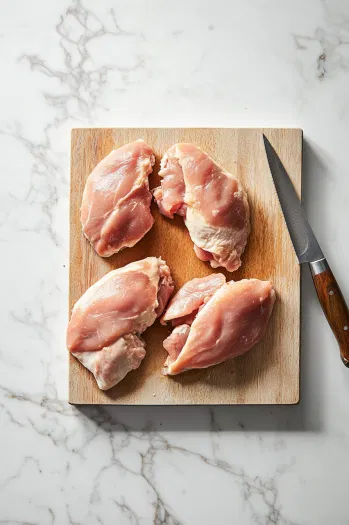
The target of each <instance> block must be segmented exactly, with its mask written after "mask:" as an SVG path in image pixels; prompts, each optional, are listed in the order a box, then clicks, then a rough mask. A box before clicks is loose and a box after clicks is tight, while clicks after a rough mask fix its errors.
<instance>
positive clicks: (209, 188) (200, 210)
mask: <svg viewBox="0 0 349 525" xmlns="http://www.w3.org/2000/svg"><path fill="white" fill-rule="evenodd" d="M159 175H160V176H161V177H162V181H161V186H160V187H158V188H156V189H155V190H154V197H155V200H156V202H157V204H158V206H159V209H160V212H161V213H162V214H163V215H166V216H167V217H169V218H171V219H172V218H173V216H174V214H178V215H183V216H184V221H185V224H186V226H187V228H188V231H189V234H190V237H191V239H192V241H193V242H194V250H195V253H196V255H197V256H198V257H199V259H201V260H202V261H209V262H210V264H211V266H212V267H213V268H217V267H219V266H222V267H224V268H226V269H227V270H228V271H230V272H233V271H235V270H236V269H237V268H239V266H240V265H241V255H242V253H243V251H244V249H245V246H246V243H247V238H248V235H249V232H250V212H249V205H248V201H247V196H246V193H245V191H244V189H243V187H242V185H241V183H240V181H239V179H238V178H237V177H235V176H234V175H233V174H232V173H229V172H228V171H226V170H225V169H224V168H222V167H221V166H219V165H218V164H217V163H216V162H215V161H214V160H213V159H212V158H211V157H209V156H208V155H207V153H205V152H204V151H202V150H201V149H200V148H198V147H196V146H194V144H185V143H184V144H175V145H174V146H172V147H171V148H170V149H169V150H168V151H167V152H166V153H165V155H164V156H163V158H162V160H161V170H160V172H159Z"/></svg>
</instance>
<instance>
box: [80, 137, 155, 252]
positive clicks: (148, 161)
mask: <svg viewBox="0 0 349 525" xmlns="http://www.w3.org/2000/svg"><path fill="white" fill-rule="evenodd" d="M154 162H155V157H154V152H153V150H152V149H151V148H150V146H148V145H147V144H146V143H145V142H144V141H143V140H137V141H136V142H131V143H130V144H126V145H125V146H122V147H121V148H118V149H116V150H113V151H111V152H110V153H109V155H107V157H105V158H104V159H103V160H101V162H99V164H97V166H96V167H95V169H94V170H93V171H92V173H91V174H90V175H89V177H88V179H87V182H86V186H85V190H84V194H83V198H82V204H81V223H82V231H83V232H84V234H85V236H86V237H87V239H88V240H89V241H90V243H91V244H92V246H93V248H94V249H95V250H96V252H97V253H98V255H101V256H102V257H109V256H110V255H113V253H116V252H118V251H120V250H122V249H123V248H126V247H132V246H134V245H135V244H136V243H137V242H138V241H139V240H140V239H142V237H143V236H144V235H145V234H146V233H147V232H148V231H149V230H150V228H151V227H152V225H153V222H154V220H153V217H152V215H151V213H150V204H151V193H150V191H149V182H148V176H149V174H150V173H151V172H152V170H153V165H154Z"/></svg>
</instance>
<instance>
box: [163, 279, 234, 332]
mask: <svg viewBox="0 0 349 525" xmlns="http://www.w3.org/2000/svg"><path fill="white" fill-rule="evenodd" d="M224 283H225V277H224V275H223V274H221V273H213V274H211V275H208V276H207V277H201V278H198V279H192V280H191V281H188V282H187V283H185V284H184V285H183V286H182V288H180V290H179V291H178V292H177V293H176V294H175V295H174V296H173V297H172V299H171V301H170V302H169V304H168V307H167V309H166V312H165V313H164V315H163V316H162V317H161V323H162V324H165V323H167V322H168V321H172V325H173V326H176V325H178V324H191V323H192V321H193V320H194V319H195V317H196V314H197V313H198V310H199V308H200V307H201V306H202V305H203V304H204V303H205V302H207V301H208V300H209V298H210V297H212V295H213V294H214V293H215V292H216V291H217V290H218V289H219V288H220V287H221V286H222V285H223V284H224Z"/></svg>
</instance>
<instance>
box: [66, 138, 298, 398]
mask: <svg viewBox="0 0 349 525" xmlns="http://www.w3.org/2000/svg"><path fill="white" fill-rule="evenodd" d="M263 132H264V133H265V135H266V136H267V137H268V139H269V140H270V142H271V143H272V145H273V146H274V148H275V149H276V151H277V152H278V154H279V156H280V158H281V160H282V162H283V163H284V166H285V167H286V169H287V171H288V173H289V175H290V177H291V178H292V181H293V183H294V185H295V187H296V189H297V191H298V193H299V194H300V191H301V163H302V131H301V130H299V129H209V128H208V129H136V128H132V129H112V128H110V129H73V130H72V150H71V194H70V195H71V200H70V294H69V311H71V308H72V307H73V305H74V303H75V302H76V301H77V300H78V299H79V297H80V296H81V295H82V294H83V293H84V292H85V290H86V289H87V288H88V287H89V286H91V285H92V284H93V283H95V282H96V281H97V280H98V279H100V278H101V277H102V276H103V275H105V274H106V273H107V272H109V271H110V270H112V269H114V268H118V267H120V266H124V265H125V264H127V263H129V262H131V261H135V260H138V259H143V258H144V257H147V256H150V255H153V256H157V257H159V256H161V257H163V258H164V259H165V260H166V262H167V263H168V265H169V266H170V268H171V272H172V276H173V278H174V280H175V283H176V289H178V288H179V287H181V286H182V285H183V284H184V283H185V282H186V281H188V280H189V279H192V278H194V277H202V276H205V275H208V274H209V273H211V272H213V271H214V270H212V269H211V268H210V266H209V265H208V264H207V263H204V262H201V261H199V259H197V257H196V256H195V254H194V251H193V245H192V242H191V240H190V238H189V235H188V232H187V230H186V228H185V226H184V224H183V220H182V218H181V217H177V218H175V219H174V220H169V219H166V218H165V217H163V216H162V215H160V213H159V212H158V209H157V206H156V205H155V204H154V203H153V205H152V212H153V214H154V217H155V224H154V226H153V228H152V229H151V231H150V232H149V233H148V234H147V235H146V236H145V237H144V238H143V239H142V240H141V241H140V242H139V243H138V244H137V245H136V246H135V247H133V248H127V249H125V250H124V251H122V252H121V253H119V254H116V255H114V256H112V257H110V258H108V259H103V258H101V257H99V256H98V255H97V254H96V253H95V252H94V250H93V249H92V247H91V246H90V244H89V243H88V241H87V240H86V239H85V237H84V236H83V234H82V233H81V224H80V204H81V198H82V193H83V189H84V185H85V181H86V178H87V177H88V175H89V173H90V172H91V171H92V169H93V168H94V167H95V165H96V164H97V163H98V162H99V161H100V160H101V159H102V158H103V157H105V156H106V155H107V154H108V153H109V152H110V151H111V149H113V148H118V147H119V146H122V145H123V144H126V143H127V142H130V141H133V140H136V139H138V138H143V139H144V140H145V141H146V142H147V143H149V144H150V145H151V146H152V147H153V148H154V150H155V153H156V164H155V168H154V172H153V174H152V175H151V176H150V185H151V187H155V186H157V185H158V184H159V177H158V170H159V161H160V158H161V156H162V155H163V153H164V152H165V151H166V150H167V149H168V148H169V147H170V146H171V145H172V144H174V143H176V142H193V143H194V144H196V145H197V146H199V147H201V148H202V149H203V150H204V151H206V152H207V153H208V154H209V155H211V156H212V157H213V158H214V159H215V160H216V161H217V162H219V163H220V164H221V165H222V166H224V167H225V168H226V169H227V170H228V171H233V172H235V170H236V163H237V166H238V168H237V169H238V175H239V177H240V179H241V181H242V183H243V185H244V187H245V189H246V190H247V193H248V197H249V202H250V207H251V212H252V232H251V235H250V239H249V242H248V246H247V249H246V251H245V254H244V255H243V264H242V267H241V268H240V269H239V270H238V271H237V272H235V273H233V274H229V273H227V272H223V273H225V274H226V276H227V279H228V280H230V279H232V278H234V279H235V280H238V279H242V278H249V277H256V278H259V279H270V280H271V281H272V282H273V284H274V286H275V289H276V292H277V302H276V304H275V308H274V312H273V315H272V318H271V320H270V323H269V327H268V330H267V333H266V335H265V337H264V339H263V341H262V342H261V343H259V344H258V345H257V346H256V347H255V348H254V349H252V350H251V351H250V352H248V353H247V354H246V355H244V356H241V357H238V358H236V359H234V360H230V361H228V362H226V363H223V364H221V365H218V366H216V367H211V368H209V369H206V370H198V371H191V372H186V373H184V374H181V375H179V376H175V377H173V378H169V377H164V376H162V375H161V373H160V372H161V368H162V365H163V363H164V361H165V358H166V352H165V350H164V349H163V347H162V341H163V340H164V339H165V337H166V336H167V335H168V333H169V329H168V328H166V327H163V326H161V325H160V323H159V322H158V321H157V322H156V323H155V324H154V325H153V326H152V327H150V328H149V329H148V330H147V331H146V332H145V334H144V339H145V341H146V344H147V347H146V348H147V355H146V357H145V359H144V360H143V362H142V364H141V366H140V368H139V369H138V370H135V371H133V372H131V373H129V374H128V375H127V377H126V378H125V379H124V380H123V381H122V382H121V383H120V384H119V385H116V386H115V387H114V388H113V389H111V390H109V391H107V392H102V391H100V390H99V389H98V387H97V384H96V382H95V379H94V377H93V376H92V374H90V373H89V372H88V371H87V370H86V369H85V368H84V367H83V366H82V365H81V364H80V363H79V362H78V361H77V360H76V359H75V358H74V357H72V356H71V355H70V356H69V402H70V403H73V404H120V405H124V404H126V405H167V404H168V405H181V404H184V405H186V404H204V405H213V404H292V403H297V402H298V401H299V343H300V269H299V265H298V262H297V259H296V256H295V254H294V251H293V248H292V244H291V241H290V238H289V235H288V232H287V228H286V225H285V223H284V220H283V217H282V213H281V210H280V206H279V203H278V200H277V196H276V194H275V190H274V187H273V183H272V179H271V175H270V173H269V168H268V164H267V159H266V156H265V152H264V147H263V141H262V133H263ZM216 271H217V272H218V271H221V270H220V269H218V270H216Z"/></svg>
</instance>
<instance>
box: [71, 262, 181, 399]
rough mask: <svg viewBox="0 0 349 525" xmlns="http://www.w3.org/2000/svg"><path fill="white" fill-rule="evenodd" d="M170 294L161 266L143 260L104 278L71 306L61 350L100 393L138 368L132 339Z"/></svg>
mask: <svg viewBox="0 0 349 525" xmlns="http://www.w3.org/2000/svg"><path fill="white" fill-rule="evenodd" d="M173 288H174V286H173V281H172V278H171V274H170V270H169V268H168V266H167V265H166V263H165V262H164V261H163V260H162V259H160V258H159V259H157V258H156V257H147V258H146V259H143V260H142V261H137V262H133V263H131V264H128V265H126V266H124V267H123V268H119V269H118V270H113V271H111V272H109V273H108V274H107V275H105V276H104V277H102V279H100V280H99V281H98V282H97V283H95V284H94V285H93V286H91V288H89V289H88V290H87V291H86V292H85V293H84V295H83V296H82V297H80V299H79V300H78V301H77V303H76V304H75V306H74V308H73V311H72V315H71V319H70V322H69V326H68V332H67V346H68V349H69V351H70V352H72V354H73V355H75V357H77V358H78V359H79V361H80V362H81V363H82V364H83V365H84V366H86V368H88V369H89V370H90V371H91V372H92V373H93V374H94V375H95V377H96V380H97V382H98V385H99V387H100V388H101V389H102V390H107V389H109V388H111V387H112V386H114V385H116V384H117V383H118V382H119V381H121V379H123V377H125V375H126V374H127V373H128V372H129V371H130V370H133V369H135V368H138V366H139V365H140V363H141V361H142V359H143V358H144V356H145V349H144V346H145V345H144V342H143V341H142V340H141V339H139V338H138V337H137V335H136V334H138V335H139V334H141V333H142V332H144V330H146V329H147V328H148V327H149V326H151V325H152V324H153V323H154V321H155V319H156V318H157V317H158V316H159V315H161V314H162V311H163V308H164V307H165V306H166V302H167V300H168V298H169V296H170V295H171V293H172V292H173Z"/></svg>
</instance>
